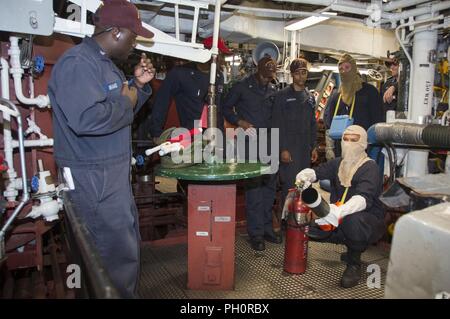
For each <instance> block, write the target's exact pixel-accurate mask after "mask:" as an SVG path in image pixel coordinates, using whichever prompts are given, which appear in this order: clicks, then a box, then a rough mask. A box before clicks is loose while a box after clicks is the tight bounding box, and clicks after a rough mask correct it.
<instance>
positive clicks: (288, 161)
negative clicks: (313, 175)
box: [272, 58, 317, 203]
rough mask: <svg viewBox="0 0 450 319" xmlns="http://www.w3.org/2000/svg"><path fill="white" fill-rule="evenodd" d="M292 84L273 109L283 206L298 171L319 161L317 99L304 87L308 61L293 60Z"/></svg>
mask: <svg viewBox="0 0 450 319" xmlns="http://www.w3.org/2000/svg"><path fill="white" fill-rule="evenodd" d="M290 71H291V75H292V79H293V83H292V84H291V85H289V86H288V87H286V88H284V89H283V90H281V91H279V92H277V94H276V96H275V102H274V106H273V118H272V120H273V127H277V128H279V132H280V140H279V142H280V162H281V163H280V169H279V174H280V182H281V186H282V195H283V196H282V201H281V202H282V203H284V200H285V198H286V195H287V193H288V191H289V188H292V187H294V183H295V176H296V175H297V173H298V172H299V171H301V170H302V169H304V168H307V167H310V166H311V161H312V162H315V161H316V160H317V151H316V149H315V145H316V137H317V132H316V131H317V125H316V118H315V114H314V113H315V112H314V108H315V101H314V97H313V96H312V95H311V93H309V91H308V89H307V88H306V87H305V82H306V80H307V77H308V61H306V60H305V59H303V58H297V59H294V60H293V61H292V63H291V65H290Z"/></svg>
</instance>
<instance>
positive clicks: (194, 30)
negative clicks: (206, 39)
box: [191, 7, 200, 43]
mask: <svg viewBox="0 0 450 319" xmlns="http://www.w3.org/2000/svg"><path fill="white" fill-rule="evenodd" d="M199 14H200V9H199V8H198V7H195V8H194V21H193V22H192V37H191V42H192V43H196V42H197V29H198V16H199Z"/></svg>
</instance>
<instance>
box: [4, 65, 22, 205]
mask: <svg viewBox="0 0 450 319" xmlns="http://www.w3.org/2000/svg"><path fill="white" fill-rule="evenodd" d="M0 61H1V66H2V71H1V88H2V98H4V99H7V100H9V64H8V61H6V59H4V58H0ZM0 110H1V112H2V113H3V141H4V142H3V145H4V150H3V151H4V152H5V161H6V165H7V166H8V170H7V171H6V172H5V173H4V174H3V176H4V177H5V191H4V192H3V196H5V198H6V199H7V200H8V201H9V202H15V201H16V198H17V195H19V192H18V191H17V189H16V187H15V186H16V178H17V173H16V171H15V170H14V158H13V147H12V135H11V116H19V114H18V113H16V112H15V111H14V110H12V109H11V108H9V107H6V106H5V105H3V104H1V105H0Z"/></svg>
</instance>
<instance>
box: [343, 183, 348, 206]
mask: <svg viewBox="0 0 450 319" xmlns="http://www.w3.org/2000/svg"><path fill="white" fill-rule="evenodd" d="M347 192H348V187H346V188H345V191H344V195H342V198H341V204H344V203H345V197H347Z"/></svg>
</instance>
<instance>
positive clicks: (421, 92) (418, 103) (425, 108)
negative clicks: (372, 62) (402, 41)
mask: <svg viewBox="0 0 450 319" xmlns="http://www.w3.org/2000/svg"><path fill="white" fill-rule="evenodd" d="M429 18H430V15H429V14H426V15H423V16H421V17H418V19H419V20H418V22H420V21H424V20H427V19H429ZM436 46H437V30H428V29H427V28H426V27H425V28H424V27H417V29H416V34H415V35H414V42H413V54H412V57H413V66H414V73H413V78H412V80H413V82H412V87H411V90H410V93H413V94H414V98H413V99H411V105H410V110H409V112H408V119H410V120H412V121H413V122H414V123H421V121H422V120H423V118H424V117H425V116H427V115H430V114H431V108H432V105H433V84H434V71H435V65H434V63H432V62H430V61H429V53H430V50H434V49H435V48H436ZM424 174H428V151H418V150H410V151H409V155H408V163H407V167H406V176H407V177H414V176H423V175H424Z"/></svg>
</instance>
